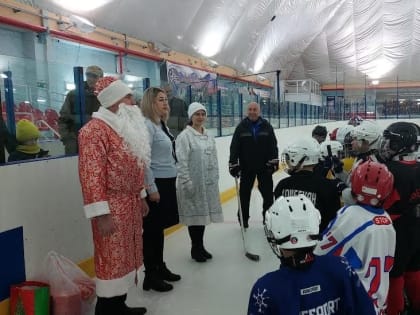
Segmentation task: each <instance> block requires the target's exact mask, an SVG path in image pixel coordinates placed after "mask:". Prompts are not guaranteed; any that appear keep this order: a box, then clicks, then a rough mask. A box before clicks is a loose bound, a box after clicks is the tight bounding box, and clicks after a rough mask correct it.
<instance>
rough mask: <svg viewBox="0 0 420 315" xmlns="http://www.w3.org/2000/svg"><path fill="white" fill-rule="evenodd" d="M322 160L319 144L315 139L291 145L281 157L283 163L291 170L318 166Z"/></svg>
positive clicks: (305, 139) (303, 139) (299, 141)
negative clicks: (306, 166)
mask: <svg viewBox="0 0 420 315" xmlns="http://www.w3.org/2000/svg"><path fill="white" fill-rule="evenodd" d="M320 158H321V150H320V148H319V143H318V141H316V140H315V139H314V138H302V139H299V140H297V141H295V142H293V143H290V144H289V145H288V146H287V147H286V148H285V149H284V150H283V153H282V155H281V159H282V163H284V164H286V167H287V168H289V169H298V168H300V167H302V166H305V165H316V164H318V162H319V159H320Z"/></svg>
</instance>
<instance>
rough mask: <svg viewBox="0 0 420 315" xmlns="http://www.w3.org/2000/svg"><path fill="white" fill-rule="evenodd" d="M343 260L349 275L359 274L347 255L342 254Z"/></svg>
mask: <svg viewBox="0 0 420 315" xmlns="http://www.w3.org/2000/svg"><path fill="white" fill-rule="evenodd" d="M340 258H341V259H340V260H341V262H342V263H343V264H344V265H345V266H346V271H347V272H348V273H349V276H355V275H357V273H356V271H355V270H354V269H353V268H352V267H351V266H350V264H349V261H348V260H347V258H346V257H343V256H340Z"/></svg>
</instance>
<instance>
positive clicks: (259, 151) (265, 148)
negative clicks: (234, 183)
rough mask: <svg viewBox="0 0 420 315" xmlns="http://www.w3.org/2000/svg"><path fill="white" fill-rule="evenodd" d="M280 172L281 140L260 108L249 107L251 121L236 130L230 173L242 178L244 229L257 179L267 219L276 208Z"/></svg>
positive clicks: (245, 121) (241, 123) (242, 123)
mask: <svg viewBox="0 0 420 315" xmlns="http://www.w3.org/2000/svg"><path fill="white" fill-rule="evenodd" d="M277 169H278V148H277V139H276V136H275V135H274V130H273V127H272V126H271V125H270V123H269V122H268V121H267V120H265V119H263V118H261V117H260V106H259V104H257V103H255V102H252V103H250V104H248V109H247V117H246V118H245V119H243V120H242V121H241V122H240V123H239V125H238V126H237V127H236V129H235V133H234V134H233V137H232V143H231V145H230V157H229V172H230V174H231V175H232V176H233V177H239V176H240V178H241V185H240V190H239V195H240V201H241V208H242V214H243V219H244V227H245V228H247V227H248V220H249V203H250V199H251V190H252V186H253V185H254V181H255V177H257V179H258V189H259V191H260V193H261V195H262V197H263V215H264V214H265V212H266V211H267V210H268V209H269V208H270V207H271V205H272V204H273V177H272V174H273V173H274V172H275V171H276V170H277Z"/></svg>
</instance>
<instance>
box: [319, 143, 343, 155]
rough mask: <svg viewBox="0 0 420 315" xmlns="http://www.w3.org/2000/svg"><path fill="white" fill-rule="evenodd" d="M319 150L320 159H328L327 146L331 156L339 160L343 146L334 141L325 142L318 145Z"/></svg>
mask: <svg viewBox="0 0 420 315" xmlns="http://www.w3.org/2000/svg"><path fill="white" fill-rule="evenodd" d="M319 146H320V149H321V157H322V158H326V157H328V155H329V154H328V146H329V147H330V148H331V155H332V156H334V157H337V158H339V159H341V158H342V157H343V145H342V144H341V143H340V142H338V141H334V140H325V141H324V142H322V143H321V144H320V145H319Z"/></svg>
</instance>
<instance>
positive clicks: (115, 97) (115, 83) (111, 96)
mask: <svg viewBox="0 0 420 315" xmlns="http://www.w3.org/2000/svg"><path fill="white" fill-rule="evenodd" d="M95 94H96V95H97V97H98V100H99V102H100V103H101V105H102V106H103V107H105V108H108V107H111V106H112V105H114V104H116V103H117V102H118V101H119V100H121V99H123V98H124V97H125V96H126V95H128V94H133V91H132V90H131V89H130V88H129V87H128V86H127V84H125V83H124V82H123V81H121V80H118V79H116V78H114V77H103V78H100V79H99V80H98V82H96V85H95Z"/></svg>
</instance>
